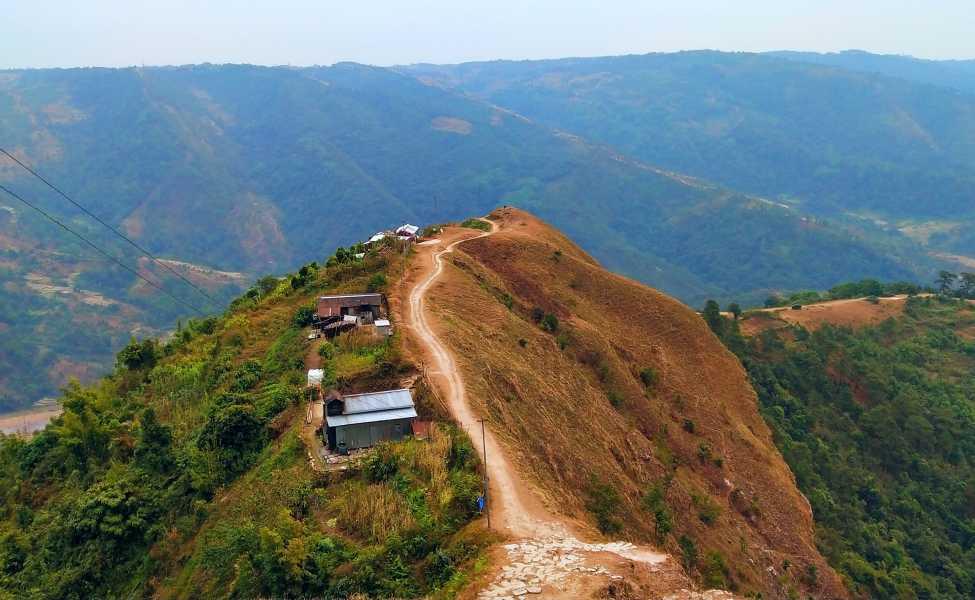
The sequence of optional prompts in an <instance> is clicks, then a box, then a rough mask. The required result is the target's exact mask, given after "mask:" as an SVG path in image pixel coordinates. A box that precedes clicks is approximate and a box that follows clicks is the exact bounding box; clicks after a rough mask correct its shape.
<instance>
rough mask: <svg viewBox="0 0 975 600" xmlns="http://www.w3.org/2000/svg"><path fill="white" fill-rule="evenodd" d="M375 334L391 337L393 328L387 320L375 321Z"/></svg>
mask: <svg viewBox="0 0 975 600" xmlns="http://www.w3.org/2000/svg"><path fill="white" fill-rule="evenodd" d="M375 325H376V332H377V333H379V334H380V335H387V336H388V335H393V326H392V325H391V324H390V323H389V319H376V323H375Z"/></svg>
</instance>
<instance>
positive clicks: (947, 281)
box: [934, 271, 958, 296]
mask: <svg viewBox="0 0 975 600" xmlns="http://www.w3.org/2000/svg"><path fill="white" fill-rule="evenodd" d="M956 279H958V275H956V274H954V273H952V272H951V271H940V272H938V278H937V279H935V281H934V282H935V283H936V284H938V293H939V294H941V295H942V296H947V295H948V294H949V293H950V292H951V288H952V286H954V285H955V280H956Z"/></svg>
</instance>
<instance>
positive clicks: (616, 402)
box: [606, 390, 623, 408]
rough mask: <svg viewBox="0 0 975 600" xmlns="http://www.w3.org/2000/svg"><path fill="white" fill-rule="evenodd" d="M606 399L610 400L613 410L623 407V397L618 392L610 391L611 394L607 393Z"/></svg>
mask: <svg viewBox="0 0 975 600" xmlns="http://www.w3.org/2000/svg"><path fill="white" fill-rule="evenodd" d="M606 397H607V398H608V399H609V403H610V404H612V405H613V408H619V407H621V406H623V395H622V394H620V393H619V392H617V391H616V390H609V392H607V393H606Z"/></svg>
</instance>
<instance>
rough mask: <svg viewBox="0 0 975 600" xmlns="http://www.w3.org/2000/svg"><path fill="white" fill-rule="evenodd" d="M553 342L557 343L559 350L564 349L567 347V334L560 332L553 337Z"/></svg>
mask: <svg viewBox="0 0 975 600" xmlns="http://www.w3.org/2000/svg"><path fill="white" fill-rule="evenodd" d="M555 343H556V344H558V345H559V350H565V349H566V348H568V347H569V336H568V335H566V334H565V333H560V334H559V335H557V336H556V337H555Z"/></svg>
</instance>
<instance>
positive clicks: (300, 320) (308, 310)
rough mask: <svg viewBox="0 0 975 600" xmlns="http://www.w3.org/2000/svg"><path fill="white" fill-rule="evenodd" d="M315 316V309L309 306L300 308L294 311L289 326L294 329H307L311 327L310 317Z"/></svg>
mask: <svg viewBox="0 0 975 600" xmlns="http://www.w3.org/2000/svg"><path fill="white" fill-rule="evenodd" d="M314 316H315V309H313V308H312V307H310V306H302V307H301V308H299V309H298V310H296V311H295V314H294V316H292V317H291V324H292V325H294V326H295V327H307V326H309V325H311V321H312V317H314Z"/></svg>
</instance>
